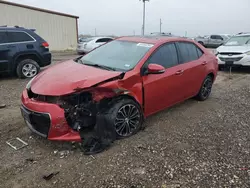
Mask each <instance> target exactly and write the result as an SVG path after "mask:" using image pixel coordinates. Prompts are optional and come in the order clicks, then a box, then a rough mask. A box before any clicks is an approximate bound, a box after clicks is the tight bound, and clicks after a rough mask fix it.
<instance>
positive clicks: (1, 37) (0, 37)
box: [0, 32, 7, 44]
mask: <svg viewBox="0 0 250 188" xmlns="http://www.w3.org/2000/svg"><path fill="white" fill-rule="evenodd" d="M3 43H7V33H6V32H0V44H3Z"/></svg>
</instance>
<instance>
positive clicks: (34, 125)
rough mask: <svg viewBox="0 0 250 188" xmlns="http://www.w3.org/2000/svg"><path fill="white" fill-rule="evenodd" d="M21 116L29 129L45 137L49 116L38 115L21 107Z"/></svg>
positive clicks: (47, 130) (48, 127) (49, 122)
mask: <svg viewBox="0 0 250 188" xmlns="http://www.w3.org/2000/svg"><path fill="white" fill-rule="evenodd" d="M21 110H22V114H23V116H24V119H25V121H26V123H27V124H28V126H29V128H30V129H31V130H32V131H34V132H36V133H37V134H39V135H41V136H44V137H47V136H48V133H49V129H50V124H51V120H50V116H49V114H45V113H38V112H33V111H30V110H28V109H27V108H25V107H21Z"/></svg>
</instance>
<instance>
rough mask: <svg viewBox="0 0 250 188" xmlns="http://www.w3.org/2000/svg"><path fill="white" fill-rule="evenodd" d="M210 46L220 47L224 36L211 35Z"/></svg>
mask: <svg viewBox="0 0 250 188" xmlns="http://www.w3.org/2000/svg"><path fill="white" fill-rule="evenodd" d="M210 42H211V43H210V47H218V46H220V45H221V44H222V43H223V38H222V37H221V36H220V35H211V40H210Z"/></svg>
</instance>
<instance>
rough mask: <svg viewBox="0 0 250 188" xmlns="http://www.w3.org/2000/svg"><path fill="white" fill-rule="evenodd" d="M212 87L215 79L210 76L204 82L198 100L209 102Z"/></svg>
mask: <svg viewBox="0 0 250 188" xmlns="http://www.w3.org/2000/svg"><path fill="white" fill-rule="evenodd" d="M212 86H213V78H212V76H210V75H208V76H207V77H206V78H205V80H204V81H203V83H202V86H201V88H200V91H199V93H198V95H197V96H196V99H197V100H199V101H205V100H207V99H208V97H209V96H210V94H211V90H212Z"/></svg>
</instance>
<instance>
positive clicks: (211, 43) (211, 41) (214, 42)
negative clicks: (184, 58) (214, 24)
mask: <svg viewBox="0 0 250 188" xmlns="http://www.w3.org/2000/svg"><path fill="white" fill-rule="evenodd" d="M217 42H218V41H217V36H216V35H211V36H210V38H209V42H208V44H209V45H208V47H215V46H216V45H217Z"/></svg>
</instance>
